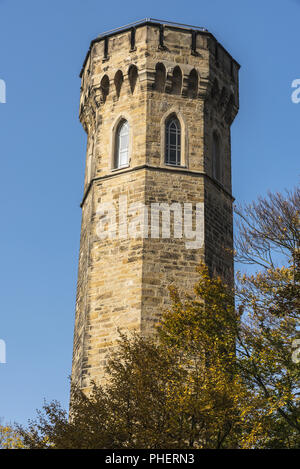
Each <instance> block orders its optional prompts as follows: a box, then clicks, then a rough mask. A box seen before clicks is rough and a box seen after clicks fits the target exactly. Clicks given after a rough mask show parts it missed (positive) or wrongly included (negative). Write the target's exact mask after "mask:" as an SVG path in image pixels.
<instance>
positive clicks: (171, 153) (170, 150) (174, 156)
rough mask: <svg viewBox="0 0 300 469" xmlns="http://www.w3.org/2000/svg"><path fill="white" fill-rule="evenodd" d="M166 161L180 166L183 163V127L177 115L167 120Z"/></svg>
mask: <svg viewBox="0 0 300 469" xmlns="http://www.w3.org/2000/svg"><path fill="white" fill-rule="evenodd" d="M165 144H166V145H165V147H166V150H165V163H166V164H171V165H176V166H179V165H180V164H181V128H180V122H179V120H178V119H177V117H176V116H174V115H173V116H171V117H169V119H168V120H167V121H166V133H165Z"/></svg>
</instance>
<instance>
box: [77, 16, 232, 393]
mask: <svg viewBox="0 0 300 469" xmlns="http://www.w3.org/2000/svg"><path fill="white" fill-rule="evenodd" d="M238 70H239V64H238V63H237V62H236V61H235V60H234V59H233V58H232V57H231V55H230V54H229V53H228V52H227V51H226V50H225V49H224V48H223V47H222V46H221V44H220V43H218V41H217V40H216V39H215V37H214V36H213V35H212V34H211V33H209V32H208V31H207V30H205V29H204V28H198V27H193V26H187V25H181V24H175V23H170V22H166V21H160V20H153V19H145V20H142V21H139V22H137V23H134V24H131V25H128V26H125V27H123V28H119V29H116V30H113V31H110V32H107V33H105V34H102V35H101V36H100V37H98V38H96V39H95V40H93V41H92V42H91V45H90V48H89V51H88V53H87V56H86V59H85V61H84V64H83V68H82V71H81V74H80V76H81V96H80V113H79V115H80V121H81V123H82V125H83V127H84V129H85V131H86V132H87V138H88V141H87V153H86V173H85V181H84V193H83V200H82V204H81V206H82V227H81V242H80V256H79V269H78V285H77V300H76V319H75V331H74V349H73V367H72V379H73V382H75V383H77V384H78V385H79V386H80V387H81V388H83V389H86V388H88V387H89V385H90V381H91V380H95V381H100V382H101V381H102V380H103V377H104V371H103V370H104V366H105V362H106V357H107V353H109V352H110V351H111V350H112V348H113V347H114V346H115V344H116V340H117V337H118V328H120V329H123V330H124V329H125V330H133V329H135V330H138V331H140V332H141V333H142V334H148V333H152V332H153V325H154V323H155V322H156V321H157V318H158V317H159V314H160V313H161V311H162V310H163V309H164V308H165V307H166V306H167V305H168V304H169V292H168V286H169V285H170V284H172V283H173V284H176V285H177V286H179V287H180V289H183V290H190V289H191V287H192V285H193V284H194V283H195V281H196V280H197V274H196V271H195V269H196V266H197V265H198V264H199V262H200V261H205V262H206V263H207V265H208V266H209V268H210V269H211V271H212V272H215V273H217V274H220V275H222V276H223V277H224V278H225V279H226V280H227V281H228V282H231V281H232V277H233V257H232V252H231V250H232V202H233V197H232V194H231V149H230V126H231V123H232V121H233V119H234V118H235V116H236V114H237V111H238ZM158 204H164V205H158ZM159 209H161V211H162V212H163V209H165V212H164V214H162V213H161V215H162V216H161V217H160V212H159ZM189 216H190V218H189ZM163 217H165V218H163ZM180 217H181V218H180ZM168 220H170V228H169V230H170V231H168V225H167V222H168ZM187 220H192V221H193V225H190V226H189V225H188V222H187V223H186V221H187ZM158 222H159V224H160V229H162V231H159V230H158V229H157V226H158V225H157V223H158ZM155 223H156V224H155ZM163 223H166V225H165V226H161V225H163ZM138 225H140V226H139V227H138ZM176 229H177V231H176ZM174 230H175V231H174ZM175 232H176V234H175ZM193 236H194V238H193Z"/></svg>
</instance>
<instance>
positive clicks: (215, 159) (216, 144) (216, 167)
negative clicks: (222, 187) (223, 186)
mask: <svg viewBox="0 0 300 469" xmlns="http://www.w3.org/2000/svg"><path fill="white" fill-rule="evenodd" d="M212 174H213V177H214V178H215V179H216V180H217V181H219V182H221V155H220V139H219V136H218V134H217V132H214V133H213V141H212Z"/></svg>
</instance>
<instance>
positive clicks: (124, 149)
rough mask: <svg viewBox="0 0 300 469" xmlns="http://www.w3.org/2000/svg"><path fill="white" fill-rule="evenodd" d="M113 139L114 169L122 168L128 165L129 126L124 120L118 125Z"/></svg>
mask: <svg viewBox="0 0 300 469" xmlns="http://www.w3.org/2000/svg"><path fill="white" fill-rule="evenodd" d="M115 138H116V141H115V168H124V167H125V166H128V163H129V124H128V122H127V121H126V120H122V121H121V122H120V123H119V125H118V128H117V132H116V137H115Z"/></svg>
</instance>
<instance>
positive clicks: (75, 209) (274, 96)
mask: <svg viewBox="0 0 300 469" xmlns="http://www.w3.org/2000/svg"><path fill="white" fill-rule="evenodd" d="M147 5H148V6H143V2H139V1H136V0H135V1H130V0H127V1H126V2H123V1H122V2H121V1H119V0H115V1H114V2H110V3H109V2H103V1H100V0H72V1H71V0H51V1H50V0H44V1H42V2H41V1H40V0H27V1H26V2H24V1H22V0H19V1H14V0H0V21H1V27H0V44H1V49H0V79H2V80H5V83H6V87H7V102H6V104H1V103H0V154H1V159H0V165H1V169H0V177H1V186H0V187H1V201H2V216H1V223H2V229H1V232H0V237H1V239H0V249H1V267H2V268H1V272H0V284H1V296H0V339H4V340H5V342H6V345H7V363H6V364H5V365H4V364H0V417H3V419H4V420H5V421H18V422H26V420H27V418H31V417H33V416H34V414H35V409H36V408H40V407H41V406H42V404H43V399H44V398H46V399H47V400H50V399H54V398H55V399H58V400H60V401H61V402H62V403H63V404H64V405H67V402H68V392H69V383H68V376H69V374H70V369H71V354H72V336H73V323H74V305H75V288H76V275H77V259H78V249H79V235H80V220H81V211H80V208H79V203H80V200H81V196H82V188H83V174H84V158H85V143H86V138H85V133H84V131H83V129H82V128H81V125H80V123H79V120H78V103H79V87H80V80H79V78H78V74H79V71H80V68H81V65H82V62H83V59H84V56H85V53H86V51H87V49H88V46H89V43H90V40H91V39H93V38H95V37H96V36H97V35H98V34H99V33H101V32H103V31H106V30H108V29H111V28H114V27H118V26H121V25H123V24H127V23H129V22H132V21H135V20H138V19H141V18H145V17H152V18H161V19H166V20H170V21H177V22H181V23H189V24H193V25H198V26H204V27H206V28H207V29H208V30H210V31H211V32H212V33H213V34H214V35H215V36H216V37H217V38H218V40H219V41H220V42H221V43H222V44H223V45H224V46H225V48H227V49H228V51H229V52H230V53H231V54H232V55H233V57H234V58H235V59H236V60H237V61H238V62H239V63H240V64H241V66H242V68H241V70H240V112H239V115H238V117H237V118H236V121H235V122H234V124H233V126H232V164H233V175H232V176H233V193H234V196H235V197H236V199H237V201H239V202H241V203H243V202H249V201H251V200H252V199H255V198H256V197H257V196H258V195H259V194H265V193H266V192H267V190H273V191H276V190H278V191H282V190H284V188H292V187H293V186H294V185H295V184H296V183H297V182H298V181H299V164H298V161H299V122H300V104H298V105H297V104H293V103H292V101H291V93H292V88H291V83H292V81H293V80H295V79H297V78H300V62H299V42H300V41H299V40H300V38H299V35H300V30H299V17H300V1H297V0H272V1H271V0H270V1H268V0H264V1H261V0H243V1H241V0H227V1H226V2H224V0H210V1H209V2H207V1H200V0H190V1H189V2H174V0H172V1H171V0H164V2H162V1H158V0H152V2H150V4H149V3H148V4H147Z"/></svg>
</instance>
